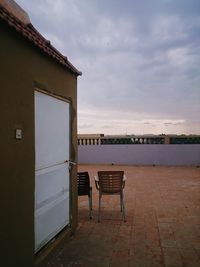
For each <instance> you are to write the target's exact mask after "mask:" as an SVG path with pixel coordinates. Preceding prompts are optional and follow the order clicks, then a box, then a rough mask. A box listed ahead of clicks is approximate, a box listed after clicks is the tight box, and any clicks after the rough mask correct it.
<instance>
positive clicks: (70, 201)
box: [33, 86, 72, 255]
mask: <svg viewBox="0 0 200 267" xmlns="http://www.w3.org/2000/svg"><path fill="white" fill-rule="evenodd" d="M35 92H39V93H43V94H45V95H48V96H51V97H54V98H56V99H58V100H62V101H64V102H67V103H68V104H69V161H70V160H71V151H72V101H71V98H70V97H69V98H67V97H64V96H61V95H59V94H57V93H55V92H53V91H48V90H45V89H41V88H38V86H36V87H34V90H33V94H34V97H33V99H34V101H35ZM34 107H35V103H34ZM34 120H35V108H34ZM34 136H35V126H34ZM34 140H35V138H34ZM34 146H35V143H34ZM34 153H36V151H34ZM35 155H36V154H35ZM34 158H35V156H34ZM34 166H35V164H34ZM69 167H70V163H69ZM34 177H35V172H34ZM34 203H35V178H34ZM33 216H35V208H34V214H33ZM71 225H72V172H71V168H69V224H68V225H66V226H65V227H64V228H63V229H62V230H61V231H60V232H59V233H57V234H56V235H55V236H54V238H55V239H56V237H57V236H58V235H59V234H60V233H61V232H63V231H65V229H66V228H68V227H69V229H71ZM34 233H35V218H34ZM34 239H35V234H34ZM50 242H51V240H49V241H48V242H47V244H45V245H44V246H43V247H41V248H40V249H39V250H38V251H36V252H35V255H37V254H39V253H40V252H41V251H42V250H44V249H45V248H46V247H47V246H48V245H49V243H50Z"/></svg>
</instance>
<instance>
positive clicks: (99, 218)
mask: <svg viewBox="0 0 200 267" xmlns="http://www.w3.org/2000/svg"><path fill="white" fill-rule="evenodd" d="M100 212H101V194H100V193H99V210H98V222H100Z"/></svg>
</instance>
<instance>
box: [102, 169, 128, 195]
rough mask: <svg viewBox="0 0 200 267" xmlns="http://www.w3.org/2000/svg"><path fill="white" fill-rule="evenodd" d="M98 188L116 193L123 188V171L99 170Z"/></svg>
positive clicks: (108, 192) (105, 191) (109, 192)
mask: <svg viewBox="0 0 200 267" xmlns="http://www.w3.org/2000/svg"><path fill="white" fill-rule="evenodd" d="M97 174H98V178H99V189H100V191H101V192H102V193H106V194H116V193H119V192H121V190H122V188H123V177H124V171H99V172H97Z"/></svg>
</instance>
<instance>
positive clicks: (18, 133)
mask: <svg viewBox="0 0 200 267" xmlns="http://www.w3.org/2000/svg"><path fill="white" fill-rule="evenodd" d="M15 138H16V139H22V129H16V130H15Z"/></svg>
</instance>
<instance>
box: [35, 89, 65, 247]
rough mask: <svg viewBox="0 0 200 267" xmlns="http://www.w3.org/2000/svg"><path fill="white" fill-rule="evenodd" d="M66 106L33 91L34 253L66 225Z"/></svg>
mask: <svg viewBox="0 0 200 267" xmlns="http://www.w3.org/2000/svg"><path fill="white" fill-rule="evenodd" d="M69 122H70V111H69V103H67V102H65V101H62V100H60V99H58V98H55V97H52V96H49V95H46V94H43V93H40V92H37V91H35V252H37V251H38V250H39V249H40V248H41V247H42V246H44V245H45V244H46V243H47V242H48V241H49V240H51V239H52V238H53V237H54V236H55V235H56V234H57V233H58V232H60V231H61V230H62V229H63V228H64V227H65V226H66V225H67V224H69V149H70V148H69V144H70V130H69V129H70V127H69V124H70V123H69Z"/></svg>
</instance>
